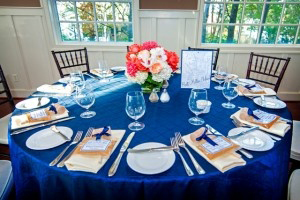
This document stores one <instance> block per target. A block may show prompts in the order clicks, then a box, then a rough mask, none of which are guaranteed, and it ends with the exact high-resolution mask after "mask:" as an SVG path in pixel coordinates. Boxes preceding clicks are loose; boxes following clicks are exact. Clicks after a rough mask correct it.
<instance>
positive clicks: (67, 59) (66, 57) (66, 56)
mask: <svg viewBox="0 0 300 200" xmlns="http://www.w3.org/2000/svg"><path fill="white" fill-rule="evenodd" d="M64 54H65V59H66V61H67V63H68V66H71V65H70V63H69V58H68V55H67V52H66V53H64Z"/></svg>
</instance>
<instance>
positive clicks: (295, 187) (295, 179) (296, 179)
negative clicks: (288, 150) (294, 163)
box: [288, 169, 300, 200]
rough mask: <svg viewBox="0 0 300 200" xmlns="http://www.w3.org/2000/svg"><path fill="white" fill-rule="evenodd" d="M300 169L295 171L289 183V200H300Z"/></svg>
mask: <svg viewBox="0 0 300 200" xmlns="http://www.w3.org/2000/svg"><path fill="white" fill-rule="evenodd" d="M299 185H300V169H297V170H295V171H293V173H292V175H291V177H290V181H289V189H288V200H299V197H300V190H299Z"/></svg>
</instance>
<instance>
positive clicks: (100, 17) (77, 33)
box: [54, 0, 133, 42]
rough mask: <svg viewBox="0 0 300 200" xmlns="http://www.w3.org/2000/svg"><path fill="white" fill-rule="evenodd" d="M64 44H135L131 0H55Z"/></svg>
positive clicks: (59, 32) (55, 8)
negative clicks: (68, 42)
mask: <svg viewBox="0 0 300 200" xmlns="http://www.w3.org/2000/svg"><path fill="white" fill-rule="evenodd" d="M54 4H55V5H54V10H55V12H56V22H57V25H58V27H57V29H58V31H57V32H58V35H59V36H60V38H61V40H62V41H79V42H80V41H83V42H132V41H133V31H132V2H131V0H107V1H101V0H99V1H97V0H93V1H91V0H90V1H85V0H81V1H78V0H77V1H75V0H54Z"/></svg>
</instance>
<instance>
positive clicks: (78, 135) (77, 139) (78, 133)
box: [49, 131, 82, 166]
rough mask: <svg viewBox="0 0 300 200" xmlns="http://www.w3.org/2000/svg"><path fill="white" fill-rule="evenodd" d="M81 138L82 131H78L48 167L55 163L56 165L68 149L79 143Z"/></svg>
mask: <svg viewBox="0 0 300 200" xmlns="http://www.w3.org/2000/svg"><path fill="white" fill-rule="evenodd" d="M81 136H82V131H78V132H77V134H76V136H75V138H74V139H73V141H72V142H71V143H70V144H69V145H68V146H67V147H66V148H65V149H64V150H63V151H62V152H61V153H60V154H59V155H58V156H57V157H56V158H55V159H54V160H53V161H52V162H51V163H50V164H49V165H50V166H54V165H56V163H58V161H59V160H60V159H61V158H62V157H63V155H64V154H65V152H66V151H67V150H68V149H69V147H70V146H72V145H73V144H76V143H78V142H79V140H80V138H81Z"/></svg>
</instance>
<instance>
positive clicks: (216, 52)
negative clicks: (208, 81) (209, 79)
mask: <svg viewBox="0 0 300 200" xmlns="http://www.w3.org/2000/svg"><path fill="white" fill-rule="evenodd" d="M188 50H199V51H212V52H213V61H212V69H213V70H216V68H217V64H218V58H219V53H220V48H217V49H205V48H192V47H188ZM127 51H128V49H127Z"/></svg>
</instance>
